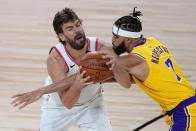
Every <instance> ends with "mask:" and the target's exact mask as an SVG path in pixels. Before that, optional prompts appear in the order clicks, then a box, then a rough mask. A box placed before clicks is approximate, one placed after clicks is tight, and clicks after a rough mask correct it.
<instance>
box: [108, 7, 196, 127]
mask: <svg viewBox="0 0 196 131" xmlns="http://www.w3.org/2000/svg"><path fill="white" fill-rule="evenodd" d="M140 15H141V12H140V11H135V8H134V11H133V13H131V14H130V15H127V16H123V17H121V18H119V19H118V20H116V21H115V23H114V25H113V29H112V31H113V38H112V43H113V48H114V50H115V52H116V53H117V54H118V55H120V54H122V53H124V52H127V53H129V54H128V55H122V56H118V57H115V58H112V57H111V56H109V55H106V56H105V57H106V58H111V60H110V62H108V63H107V64H112V65H113V66H112V68H111V70H113V72H114V75H115V78H116V80H117V81H118V82H119V83H122V81H121V79H122V78H121V79H118V76H119V75H118V70H117V69H116V67H119V66H120V67H121V68H122V69H124V70H126V71H127V72H129V73H130V74H131V76H132V79H133V80H134V81H135V83H136V84H137V85H139V87H140V88H141V89H142V90H143V91H144V92H145V93H146V94H147V95H149V96H150V97H151V98H152V99H154V100H155V101H156V102H157V103H159V104H160V106H161V107H162V109H163V110H164V111H165V112H167V114H168V115H169V116H171V121H172V123H171V126H170V129H169V130H170V131H196V95H195V89H194V88H193V87H192V86H191V85H190V84H189V81H188V80H187V78H186V77H185V76H184V74H183V73H182V71H181V69H180V67H179V66H178V64H177V63H176V61H175V59H174V56H173V55H172V53H171V52H170V50H169V49H168V48H167V47H166V46H165V45H164V44H162V43H160V42H159V41H158V40H157V39H155V38H153V37H150V38H144V37H143V35H142V24H141V22H140V19H139V18H138V16H140ZM123 82H124V81H123Z"/></svg>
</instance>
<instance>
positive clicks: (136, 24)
mask: <svg viewBox="0 0 196 131" xmlns="http://www.w3.org/2000/svg"><path fill="white" fill-rule="evenodd" d="M140 15H141V12H138V11H135V9H134V11H133V13H131V14H130V15H127V16H123V17H121V18H119V19H118V20H117V21H116V22H115V23H114V25H113V29H112V30H113V38H112V42H113V48H114V50H115V52H116V53H117V54H118V55H120V54H122V53H124V52H128V53H129V55H123V56H117V57H114V56H110V55H108V54H106V56H105V58H110V59H111V61H110V62H108V64H112V67H111V70H113V72H114V76H115V79H116V80H117V81H118V82H119V83H120V84H121V85H130V86H131V82H132V81H134V82H135V83H136V84H138V85H139V86H140V87H141V89H142V90H143V91H144V92H145V93H146V94H148V95H149V96H150V97H151V98H152V99H154V100H155V101H156V102H157V103H159V104H160V106H161V107H162V109H163V110H164V111H166V112H167V114H168V115H169V116H171V121H172V123H171V126H170V129H169V130H170V131H186V130H187V131H188V130H189V131H196V96H195V89H194V88H193V87H192V86H191V85H190V84H189V82H188V80H187V78H186V77H185V76H184V75H183V73H182V71H181V69H180V67H179V66H178V65H177V63H176V61H175V59H174V57H173V55H172V54H171V52H170V51H169V49H168V48H167V47H166V46H165V45H164V44H162V43H160V42H159V41H158V40H156V39H155V38H152V37H150V38H144V37H143V35H142V32H141V31H142V24H141V22H140V19H139V18H138V16H140ZM119 68H120V69H124V70H125V71H127V72H129V74H131V76H132V78H130V80H127V78H124V79H123V77H122V76H119V71H118V70H119ZM63 81H66V80H62V81H60V82H57V83H54V84H53V85H49V86H47V88H40V89H38V90H35V91H32V92H28V93H23V94H19V95H15V96H14V97H16V99H15V101H14V102H13V103H15V105H16V106H18V105H20V104H25V105H24V106H26V105H27V104H30V103H32V102H34V101H36V100H37V99H39V98H40V97H41V96H42V95H43V94H45V93H48V92H55V91H57V90H58V89H60V88H62V87H64V86H66V84H65V83H63ZM24 106H23V107H24Z"/></svg>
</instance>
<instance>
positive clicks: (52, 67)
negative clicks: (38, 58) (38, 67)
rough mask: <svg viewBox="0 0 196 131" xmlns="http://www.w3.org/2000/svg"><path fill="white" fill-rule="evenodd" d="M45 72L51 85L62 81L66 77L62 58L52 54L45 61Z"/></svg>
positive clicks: (65, 68)
mask: <svg viewBox="0 0 196 131" xmlns="http://www.w3.org/2000/svg"><path fill="white" fill-rule="evenodd" d="M47 70H48V74H49V76H50V77H51V79H52V81H53V83H54V82H57V81H59V80H62V79H64V78H65V77H66V72H67V67H66V65H65V62H64V60H63V58H61V57H60V56H58V55H56V54H55V53H54V52H52V53H51V54H50V56H49V57H48V59H47Z"/></svg>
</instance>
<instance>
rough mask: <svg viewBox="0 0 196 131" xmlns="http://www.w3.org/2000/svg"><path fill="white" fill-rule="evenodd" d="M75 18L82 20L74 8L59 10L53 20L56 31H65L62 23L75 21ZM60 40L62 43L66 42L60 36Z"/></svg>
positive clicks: (57, 32)
mask: <svg viewBox="0 0 196 131" xmlns="http://www.w3.org/2000/svg"><path fill="white" fill-rule="evenodd" d="M74 20H79V21H80V22H81V20H80V19H79V17H78V16H77V14H76V13H75V12H74V11H73V10H72V9H70V8H64V9H62V10H61V11H59V12H57V13H56V14H55V17H54V20H53V28H54V31H55V32H56V34H57V35H58V34H59V33H63V29H62V25H63V24H64V23H67V22H70V21H74ZM59 41H60V42H61V43H62V44H65V42H64V41H62V40H61V39H60V38H59Z"/></svg>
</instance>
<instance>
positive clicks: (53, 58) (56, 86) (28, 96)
mask: <svg viewBox="0 0 196 131" xmlns="http://www.w3.org/2000/svg"><path fill="white" fill-rule="evenodd" d="M63 62H64V61H63V60H62V59H61V58H59V56H58V55H57V54H56V52H54V51H52V52H51V54H50V56H49V57H48V59H47V65H48V66H47V67H48V72H49V74H50V75H51V76H53V75H56V76H57V77H58V78H57V77H56V79H53V84H51V85H48V86H44V87H41V88H38V89H36V90H33V91H30V92H26V93H20V94H16V95H14V96H12V98H13V101H12V102H11V104H12V105H13V106H14V107H15V106H19V105H20V107H19V109H22V108H24V107H25V106H27V105H28V104H31V103H33V102H35V101H37V100H39V99H40V98H41V96H42V95H44V94H48V93H52V92H62V91H63V90H66V89H68V88H69V87H70V86H71V85H72V82H73V81H74V80H75V78H76V75H72V76H70V77H65V72H66V67H65V66H63V65H65V63H63Z"/></svg>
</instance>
